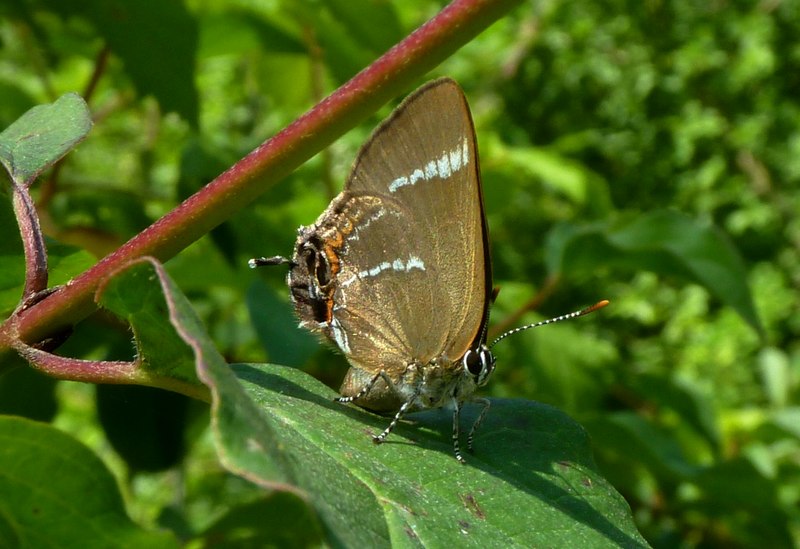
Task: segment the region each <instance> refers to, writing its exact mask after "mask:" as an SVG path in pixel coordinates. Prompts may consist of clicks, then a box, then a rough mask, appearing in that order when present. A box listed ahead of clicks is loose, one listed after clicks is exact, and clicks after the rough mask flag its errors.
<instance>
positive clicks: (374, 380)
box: [333, 370, 394, 404]
mask: <svg viewBox="0 0 800 549" xmlns="http://www.w3.org/2000/svg"><path fill="white" fill-rule="evenodd" d="M379 378H380V379H383V381H384V382H385V383H386V386H387V387H394V382H393V381H392V380H391V379H390V378H389V376H388V374H387V373H386V372H385V371H383V370H381V371H380V372H378V373H377V374H375V376H374V377H373V378H372V379H370V380H369V383H367V384H366V385H364V386H363V387H362V388H361V389H360V390H359V391H358V392H357V393H356V394H354V395H353V396H338V397H336V398H335V399H333V400H335V401H336V402H341V403H342V404H347V403H348V402H355V401H357V400H359V399H362V398H364V396H365V395H366V394H367V393H369V392H370V391H371V390H372V388H373V387H374V386H375V383H377V382H378V379H379Z"/></svg>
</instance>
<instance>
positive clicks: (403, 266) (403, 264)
mask: <svg viewBox="0 0 800 549" xmlns="http://www.w3.org/2000/svg"><path fill="white" fill-rule="evenodd" d="M414 269H417V270H419V271H424V270H425V262H424V261H422V260H421V259H420V258H419V257H417V256H415V255H412V256H410V257H409V258H408V259H407V260H406V261H403V260H402V259H399V258H398V259H395V260H394V261H392V262H391V263H389V262H388V261H383V262H381V263H379V264H378V265H376V266H375V267H372V268H371V269H364V270H363V271H359V272H358V274H357V275H355V276H354V277H352V278H350V279H348V280H347V281H346V282H347V284H348V285H349V284H351V283H352V282H353V279H354V278H371V277H375V276H378V275H379V274H381V273H382V272H383V271H388V270H392V271H395V272H400V273H407V272H409V271H412V270H414Z"/></svg>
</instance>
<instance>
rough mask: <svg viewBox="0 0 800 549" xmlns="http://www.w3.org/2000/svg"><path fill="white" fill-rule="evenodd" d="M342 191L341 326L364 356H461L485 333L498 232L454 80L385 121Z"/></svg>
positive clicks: (367, 361) (363, 360) (386, 364)
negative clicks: (489, 218)
mask: <svg viewBox="0 0 800 549" xmlns="http://www.w3.org/2000/svg"><path fill="white" fill-rule="evenodd" d="M339 200H340V202H341V203H340V204H339V209H340V210H341V211H345V210H347V211H349V212H351V213H352V215H350V216H349V219H350V220H351V221H352V222H353V224H352V227H351V228H350V229H349V232H348V233H347V234H346V235H344V237H343V238H344V242H343V244H342V246H341V247H340V248H339V253H338V255H337V259H338V262H339V263H338V268H339V270H338V274H337V281H338V283H337V284H336V290H335V293H334V299H333V310H332V321H333V322H334V324H335V326H334V330H333V331H337V332H338V334H336V333H334V334H333V335H334V336H338V341H337V343H341V342H342V341H341V340H342V339H344V338H346V346H344V347H343V345H342V344H340V345H339V346H340V347H341V348H342V350H343V351H344V352H345V354H346V355H347V356H348V359H349V360H350V362H351V363H352V364H353V365H354V366H355V367H357V368H360V369H362V370H364V371H365V372H367V373H377V372H378V371H380V370H385V371H387V372H389V373H391V372H402V370H403V369H404V368H405V366H406V365H407V364H409V363H410V362H412V361H418V362H419V363H421V364H427V363H428V362H430V361H431V360H433V359H435V358H438V357H444V358H446V359H449V360H450V361H456V360H458V359H459V358H460V357H461V356H462V355H463V354H464V353H465V352H466V351H467V350H468V349H469V348H470V347H472V346H474V345H475V344H476V342H477V341H482V340H483V338H484V337H485V335H484V333H483V332H484V331H485V328H484V327H485V323H486V320H487V317H488V306H489V303H488V301H489V299H488V291H489V290H490V289H491V267H490V263H489V250H488V236H487V230H486V223H485V220H484V214H483V198H482V193H481V186H480V175H479V171H478V153H477V148H476V144H475V131H474V127H473V123H472V118H471V115H470V112H469V108H468V105H467V102H466V98H465V97H464V94H463V92H462V91H461V89H460V88H459V86H458V85H457V84H456V83H455V82H453V81H452V80H449V79H440V80H436V81H434V82H431V83H429V84H427V85H425V86H423V87H422V88H420V89H419V90H417V91H416V92H415V93H414V94H412V95H411V96H409V97H408V98H407V99H406V100H405V101H404V102H403V103H402V104H401V105H400V106H399V107H398V108H397V109H396V110H395V111H394V113H393V114H392V115H391V116H390V118H388V119H387V120H386V121H385V122H384V123H383V124H382V125H381V126H380V127H378V129H377V130H376V131H375V132H374V134H373V135H372V137H371V139H370V140H369V141H368V142H367V143H366V144H365V145H364V146H363V147H362V149H361V151H360V153H359V155H358V157H357V160H356V162H355V164H354V166H353V169H352V172H351V175H350V177H349V179H348V181H347V184H346V185H345V190H344V192H343V193H342V195H340V197H339ZM331 207H334V204H331ZM333 339H334V340H335V341H336V340H337V337H334V338H333Z"/></svg>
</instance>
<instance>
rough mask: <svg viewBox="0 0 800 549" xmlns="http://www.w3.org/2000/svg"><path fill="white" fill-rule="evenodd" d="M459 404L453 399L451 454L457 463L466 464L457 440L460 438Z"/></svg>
mask: <svg viewBox="0 0 800 549" xmlns="http://www.w3.org/2000/svg"><path fill="white" fill-rule="evenodd" d="M460 423H461V403H460V402H458V400H457V399H455V398H454V399H453V452H454V453H455V455H456V459H457V460H458V461H459V463H466V462H467V461H466V460H465V459H464V456H462V455H461V447H460V446H459V443H458V439H459V438H460V437H461V429H460V427H459V424H460Z"/></svg>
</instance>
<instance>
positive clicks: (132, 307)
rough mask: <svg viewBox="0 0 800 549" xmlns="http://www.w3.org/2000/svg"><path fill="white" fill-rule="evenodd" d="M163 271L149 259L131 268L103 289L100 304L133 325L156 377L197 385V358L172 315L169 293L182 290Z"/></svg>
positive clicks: (144, 361)
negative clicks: (168, 300) (170, 312)
mask: <svg viewBox="0 0 800 549" xmlns="http://www.w3.org/2000/svg"><path fill="white" fill-rule="evenodd" d="M162 269H163V267H160V265H159V266H156V264H155V261H154V260H149V259H143V260H140V261H138V262H136V263H133V264H131V265H130V266H129V267H128V268H126V269H125V270H123V271H120V272H118V273H116V274H115V275H113V276H112V277H111V278H110V279H108V280H107V281H105V283H104V284H103V286H101V287H100V288H99V290H98V294H97V300H98V304H99V305H101V306H102V307H104V308H106V309H108V310H110V311H111V312H113V313H114V314H116V315H117V316H119V317H120V318H123V319H125V320H126V321H127V322H128V323H129V324H130V325H131V328H132V329H133V334H134V338H135V340H136V345H137V355H138V356H139V358H140V359H141V361H142V365H143V368H144V369H145V370H147V371H148V372H149V373H150V374H152V375H153V376H154V377H159V378H171V379H177V380H180V381H183V382H188V383H190V384H197V383H198V380H197V376H196V375H195V369H194V356H193V354H192V353H191V350H190V349H189V347H187V345H186V344H184V343H183V342H181V339H180V338H179V337H178V334H177V332H176V329H175V326H174V324H173V323H172V322H171V319H170V317H169V315H168V310H169V305H168V303H167V302H166V300H165V292H166V295H171V293H177V292H178V290H177V288H176V287H175V286H174V283H173V282H172V281H171V280H170V279H169V277H167V276H166V274H165V273H162V272H161V270H162ZM162 284H163V285H164V286H162ZM203 333H204V332H203ZM159 386H164V385H159Z"/></svg>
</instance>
